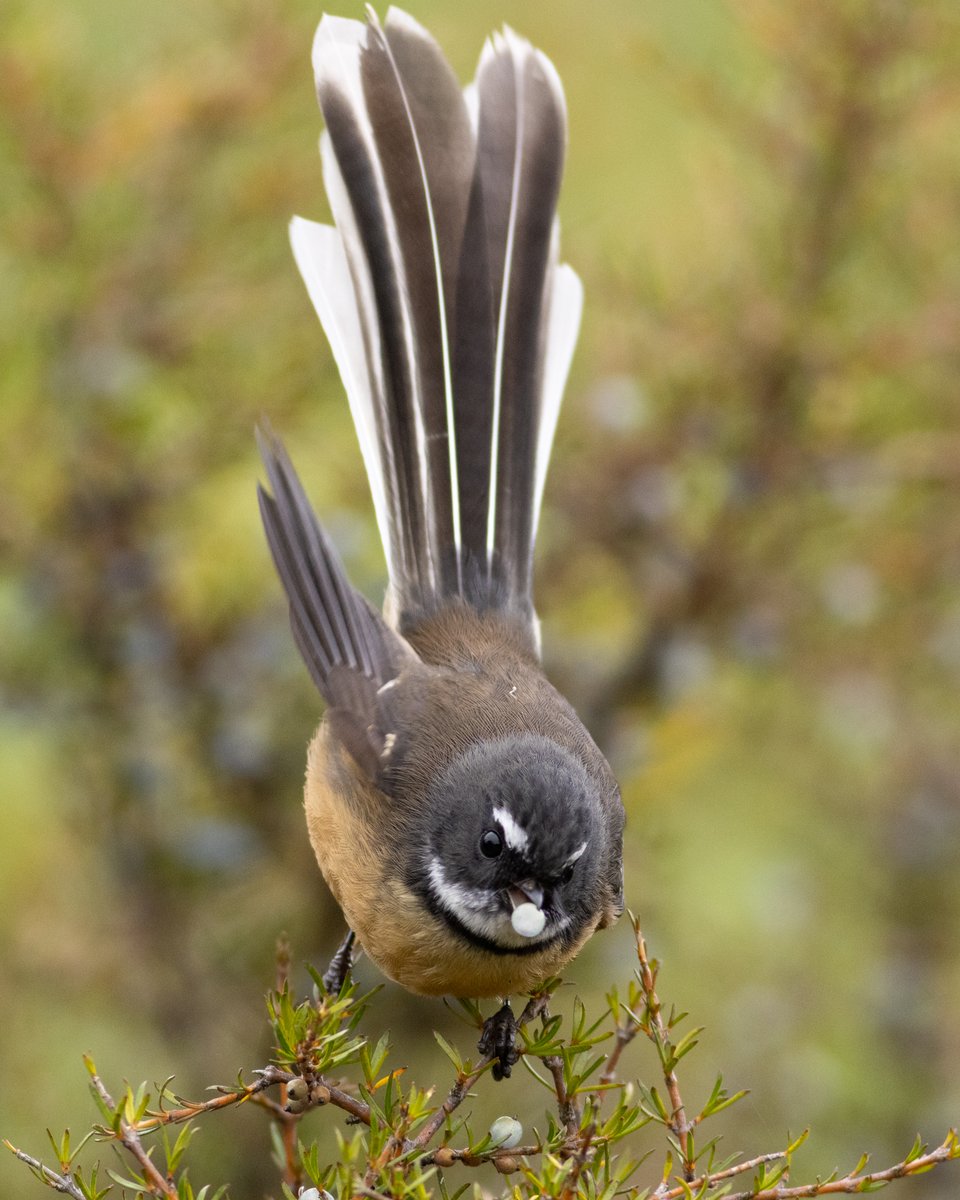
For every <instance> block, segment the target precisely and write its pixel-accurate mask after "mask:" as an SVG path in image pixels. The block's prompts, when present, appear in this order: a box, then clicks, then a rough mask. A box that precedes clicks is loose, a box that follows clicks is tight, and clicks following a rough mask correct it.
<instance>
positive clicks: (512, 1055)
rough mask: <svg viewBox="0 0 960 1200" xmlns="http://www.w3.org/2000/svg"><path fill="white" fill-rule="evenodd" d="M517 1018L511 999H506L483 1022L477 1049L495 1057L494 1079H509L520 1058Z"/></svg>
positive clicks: (488, 1056)
mask: <svg viewBox="0 0 960 1200" xmlns="http://www.w3.org/2000/svg"><path fill="white" fill-rule="evenodd" d="M517 1029H518V1025H517V1018H516V1017H515V1016H514V1015H513V1009H512V1008H511V1007H510V1001H509V1000H507V1001H504V1005H503V1008H501V1009H498V1011H497V1012H495V1013H494V1014H493V1016H492V1017H487V1019H486V1021H484V1023H483V1032H482V1033H481V1034H480V1041H479V1042H478V1043H477V1049H478V1050H479V1051H480V1053H481V1054H482V1055H483V1056H484V1057H485V1058H492V1059H494V1064H493V1077H494V1079H509V1078H510V1071H511V1069H512V1068H513V1066H514V1064H515V1063H517V1062H518V1061H519V1059H520V1052H519V1050H518V1049H517Z"/></svg>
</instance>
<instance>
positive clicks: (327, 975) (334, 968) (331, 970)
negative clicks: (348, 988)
mask: <svg viewBox="0 0 960 1200" xmlns="http://www.w3.org/2000/svg"><path fill="white" fill-rule="evenodd" d="M356 940H357V935H356V934H355V933H354V932H353V930H352V929H348V930H347V936H346V937H345V938H344V939H343V941H342V942H341V943H340V946H339V948H338V949H337V952H336V954H335V955H334V956H333V958H331V959H330V965H329V966H328V967H327V969H326V970H325V971H324V973H323V987H324V991H326V993H327V995H329V996H337V995H339V994H340V989H341V988H342V987H343V985H344V984H345V983H346V981H347V978H348V977H349V975H350V968H351V967H352V966H353V944H354V942H355V941H356Z"/></svg>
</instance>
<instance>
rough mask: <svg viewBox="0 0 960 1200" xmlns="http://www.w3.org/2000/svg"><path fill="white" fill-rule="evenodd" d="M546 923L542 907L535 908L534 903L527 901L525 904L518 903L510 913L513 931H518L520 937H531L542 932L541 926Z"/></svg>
mask: <svg viewBox="0 0 960 1200" xmlns="http://www.w3.org/2000/svg"><path fill="white" fill-rule="evenodd" d="M546 923H547V918H546V915H545V913H544V911H543V909H542V908H537V906H536V905H535V904H531V903H529V902H527V903H526V904H518V905H517V907H516V908H515V909H514V910H513V912H512V913H511V914H510V924H511V925H512V926H513V928H514V931H515V932H516V933H519V934H520V936H521V937H525V938H533V937H536V936H537V935H538V934H541V933H543V927H544V925H546Z"/></svg>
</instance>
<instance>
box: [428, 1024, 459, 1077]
mask: <svg viewBox="0 0 960 1200" xmlns="http://www.w3.org/2000/svg"><path fill="white" fill-rule="evenodd" d="M433 1036H434V1038H435V1039H436V1042H437V1045H438V1046H439V1047H440V1049H441V1050H442V1051H443V1053H444V1054H445V1055H446V1056H447V1058H449V1060H450V1061H451V1062H452V1063H453V1069H454V1070H455V1071H456V1072H457V1074H458V1075H459V1074H462V1072H463V1059H462V1058H461V1057H460V1054H459V1052H458V1051H457V1050H456V1049H455V1047H453V1046H451V1045H450V1043H449V1042H448V1041H447V1039H446V1038H445V1037H443V1036H442V1034H440V1033H438V1032H437V1031H436V1030H434V1031H433Z"/></svg>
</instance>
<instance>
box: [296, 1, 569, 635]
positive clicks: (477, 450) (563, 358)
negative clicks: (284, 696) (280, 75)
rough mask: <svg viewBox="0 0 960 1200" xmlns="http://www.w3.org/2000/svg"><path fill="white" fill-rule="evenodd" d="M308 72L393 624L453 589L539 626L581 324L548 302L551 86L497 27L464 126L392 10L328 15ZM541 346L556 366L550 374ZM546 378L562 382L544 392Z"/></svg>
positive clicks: (440, 73)
mask: <svg viewBox="0 0 960 1200" xmlns="http://www.w3.org/2000/svg"><path fill="white" fill-rule="evenodd" d="M315 67H316V70H317V90H318V95H319V98H320V104H321V108H322V110H323V114H324V118H325V120H326V124H327V130H328V135H329V142H328V152H329V153H330V154H331V155H332V157H333V159H334V160H335V163H334V162H329V163H328V164H327V166H328V168H329V172H328V190H329V180H330V179H332V180H334V182H335V183H336V188H335V189H334V190H336V191H339V192H342V194H341V195H339V196H335V195H334V194H333V192H331V204H332V207H333V209H334V215H335V217H336V219H337V228H338V231H339V234H340V237H341V238H342V240H343V245H344V249H345V251H346V256H347V260H348V261H349V263H350V268H351V274H352V280H353V283H352V288H350V289H347V290H348V291H349V294H345V293H344V289H343V288H341V287H339V285H336V286H335V285H334V283H329V284H328V285H327V287H328V288H329V292H328V294H327V296H326V299H327V300H328V301H330V302H332V303H333V304H334V305H335V306H336V305H339V306H341V307H342V306H343V305H345V304H349V305H352V306H354V307H355V310H356V312H357V316H358V319H359V325H360V327H361V328H362V331H363V338H362V344H363V346H364V348H365V353H366V355H367V365H366V368H365V369H364V370H363V371H362V372H361V371H357V372H354V375H355V377H360V376H361V375H363V376H364V377H365V378H367V379H368V380H369V392H370V394H369V395H361V396H359V397H358V396H357V395H355V394H354V392H355V391H356V388H355V389H354V392H352V393H351V401H352V403H353V405H354V411H355V412H356V410H357V405H358V403H359V405H360V406H361V407H362V408H363V411H364V412H368V413H369V414H370V420H369V427H370V428H372V429H374V430H375V431H376V438H375V440H376V445H375V446H373V445H371V444H369V442H370V437H371V435H370V434H369V432H368V433H366V434H365V433H364V430H363V429H362V428H360V425H361V422H359V421H358V430H359V432H360V437H361V447H362V448H363V450H364V459H365V462H366V464H367V469H368V471H369V472H370V473H371V475H372V476H373V477H374V478H375V479H377V480H382V488H380V491H381V492H382V494H383V505H384V508H385V510H386V525H387V528H386V529H381V533H382V534H383V536H384V541H385V544H386V545H387V548H388V558H389V562H390V569H391V593H392V607H393V609H394V611H395V612H396V614H397V619H398V621H399V625H400V627H401V628H402V627H404V626H405V624H408V623H409V621H410V620H412V619H415V618H414V614H416V613H420V612H423V611H424V610H427V611H429V610H432V609H435V608H436V607H437V606H438V605H442V604H443V603H444V602H446V601H448V600H451V599H454V598H460V599H462V600H463V601H465V602H466V603H468V604H472V605H474V606H476V607H479V608H487V607H496V608H506V609H509V610H511V611H512V613H513V614H514V615H515V616H517V618H518V619H520V620H521V621H522V622H524V623H526V624H527V625H528V626H529V628H530V631H531V636H533V629H534V626H535V617H534V615H533V607H532V602H531V598H530V582H531V560H532V551H533V538H534V533H535V524H536V513H537V510H538V506H539V495H540V489H541V487H542V480H543V475H544V472H545V461H544V458H545V456H546V455H548V454H549V441H550V436H549V432H550V431H552V428H553V422H554V421H555V418H556V409H557V406H558V405H559V397H560V390H561V389H562V382H563V378H564V376H565V372H566V365H567V364H568V362H569V355H570V347H571V342H572V340H573V339H575V336H576V327H577V322H578V319H579V293H577V294H576V296H574V297H573V301H575V303H573V302H572V301H571V289H569V288H566V289H563V302H564V305H569V307H570V313H571V319H570V320H567V321H565V322H564V321H559V322H557V321H551V313H550V304H551V303H552V301H551V295H552V293H553V292H554V289H553V288H552V286H551V284H552V280H553V277H554V274H555V271H556V264H555V261H554V259H553V257H552V256H551V252H550V248H551V235H552V232H553V230H554V222H555V215H554V214H555V208H556V200H557V192H558V188H559V182H560V175H561V171H562V165H563V157H564V144H565V110H564V103H563V94H562V90H561V88H560V85H559V81H558V80H557V79H556V75H555V73H554V72H553V69H552V67H551V66H550V64H549V63H548V62H547V61H546V60H545V59H544V58H543V56H542V55H540V54H538V53H537V52H536V51H534V50H533V49H532V48H531V47H530V46H529V45H528V44H527V43H525V42H523V41H522V40H521V39H519V38H518V37H516V35H514V34H512V33H510V32H509V31H507V32H506V33H505V34H504V35H503V36H502V37H498V38H495V39H494V41H493V42H492V43H488V45H487V46H486V47H485V49H484V52H483V55H482V57H481V62H480V67H479V69H478V73H477V83H476V97H475V104H476V110H477V111H476V133H474V128H473V126H472V124H471V122H470V120H469V118H468V105H467V104H465V102H464V100H463V98H462V96H461V93H460V91H459V88H458V87H457V85H456V82H455V80H454V77H453V75H452V73H451V71H450V69H449V67H448V66H447V64H446V62H445V60H444V59H443V56H442V54H441V52H440V50H439V49H438V47H437V46H436V44H435V43H434V42H433V40H432V39H431V38H430V37H429V35H428V34H426V32H425V31H424V30H423V29H422V28H421V27H420V26H419V25H417V24H416V22H414V21H413V20H412V19H411V18H409V17H407V16H406V15H405V14H402V13H399V12H397V10H391V13H390V14H389V16H388V18H387V21H386V23H385V25H384V26H383V27H381V26H380V25H379V24H378V23H377V22H376V19H375V18H371V23H370V24H369V25H368V26H366V27H365V28H364V27H361V26H360V25H359V24H358V23H357V22H347V21H342V20H339V19H331V18H325V19H324V22H322V23H321V26H320V29H319V30H318V34H317V42H316V44H315ZM341 181H342V185H343V186H342V189H341V188H340V183H341ZM304 245H306V243H304ZM295 249H296V246H295ZM308 252H309V251H306V250H305V251H303V253H308ZM298 261H299V262H300V264H301V269H302V270H304V274H305V277H306V276H307V275H308V270H307V269H305V268H304V262H303V258H302V253H301V252H298ZM316 274H317V273H316V272H314V280H313V288H314V289H316V288H317V287H318V286H319V287H323V286H324V285H323V282H322V281H321V282H320V283H319V284H318V283H317V280H316ZM327 308H328V309H329V304H328V305H327ZM318 309H322V306H321V305H319V304H318ZM321 319H324V313H323V311H321ZM554 328H556V329H558V330H560V331H561V332H562V333H563V345H559V346H557V345H554V344H552V343H551V340H550V337H549V336H548V334H549V333H550V332H551V331H552V330H553V329H554ZM331 340H333V338H332V337H331ZM554 341H556V338H555V339H554ZM551 356H553V357H554V358H555V360H556V361H558V362H562V363H563V364H564V365H563V368H562V370H560V371H559V372H558V371H557V370H554V371H553V372H552V373H551V372H550V371H545V363H548V362H549V361H550V358H551ZM545 376H550V377H551V378H553V379H554V381H556V380H559V386H553V387H552V388H551V389H550V390H551V394H550V395H545V393H544V379H545ZM547 409H549V412H545V410H547ZM543 430H547V431H548V432H547V435H546V436H544V435H543V433H542V431H543ZM365 439H366V442H367V444H364V443H365Z"/></svg>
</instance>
